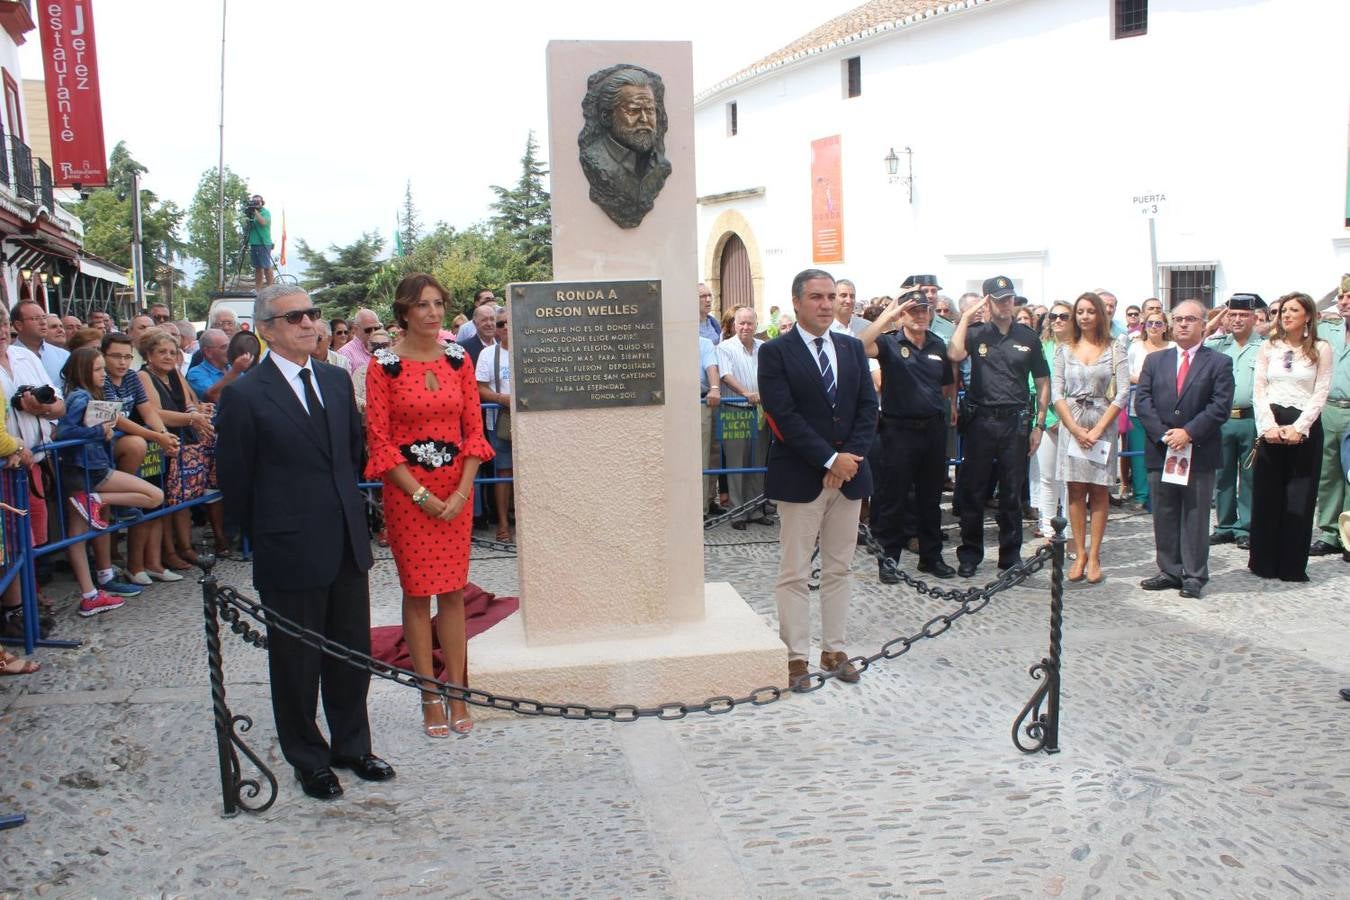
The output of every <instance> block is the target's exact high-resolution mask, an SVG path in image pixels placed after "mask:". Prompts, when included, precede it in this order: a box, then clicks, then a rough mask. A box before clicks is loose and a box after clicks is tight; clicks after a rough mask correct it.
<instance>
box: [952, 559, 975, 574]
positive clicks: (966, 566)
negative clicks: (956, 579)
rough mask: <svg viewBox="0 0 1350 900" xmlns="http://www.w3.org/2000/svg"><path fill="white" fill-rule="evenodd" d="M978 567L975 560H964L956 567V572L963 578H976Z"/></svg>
mask: <svg viewBox="0 0 1350 900" xmlns="http://www.w3.org/2000/svg"><path fill="white" fill-rule="evenodd" d="M976 568H977V566H976V564H975V563H973V562H963V563H961V564H960V565H959V566H957V567H956V574H957V575H960V576H961V577H962V578H974V577H975V569H976Z"/></svg>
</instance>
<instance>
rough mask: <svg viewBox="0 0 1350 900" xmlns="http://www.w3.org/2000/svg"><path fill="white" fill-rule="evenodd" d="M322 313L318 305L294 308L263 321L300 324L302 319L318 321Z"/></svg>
mask: <svg viewBox="0 0 1350 900" xmlns="http://www.w3.org/2000/svg"><path fill="white" fill-rule="evenodd" d="M320 315H321V310H320V309H319V308H318V307H317V306H311V307H310V308H309V309H293V310H291V311H290V312H286V313H281V314H280V315H276V316H268V317H267V318H265V319H263V321H264V322H275V321H276V320H277V319H285V320H286V324H287V325H299V324H300V320H301V319H309V320H310V321H311V322H317V321H319V316H320ZM372 330H374V329H372Z"/></svg>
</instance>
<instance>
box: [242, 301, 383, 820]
mask: <svg viewBox="0 0 1350 900" xmlns="http://www.w3.org/2000/svg"><path fill="white" fill-rule="evenodd" d="M318 318H319V309H318V307H316V306H315V305H314V303H313V301H311V300H310V298H309V296H308V295H307V294H306V293H305V292H304V291H303V290H301V289H299V288H297V287H295V286H294V285H286V284H276V285H270V286H268V287H266V288H264V289H263V290H262V291H261V292H260V293H259V294H258V299H257V302H256V303H255V305H254V318H253V321H254V325H255V327H256V328H257V329H258V331H259V332H260V333H261V334H262V336H263V337H264V338H265V339H266V340H267V343H268V346H269V349H270V352H269V353H268V354H267V357H266V358H265V359H264V360H263V361H262V362H261V363H260V364H259V365H258V366H257V367H256V368H255V369H253V370H252V371H251V372H249V374H248V377H247V378H241V379H239V380H238V381H236V382H235V383H234V384H231V385H230V386H229V387H228V388H226V389H225V392H224V394H223V395H222V398H221V407H220V420H219V424H218V427H217V433H218V434H219V435H220V438H219V443H218V445H217V447H216V468H217V473H218V475H219V479H220V487H221V491H222V493H223V494H224V499H225V505H226V508H227V510H228V511H229V512H230V514H231V515H232V517H233V519H234V521H236V522H239V523H241V525H242V526H243V529H244V532H245V533H246V534H248V535H249V536H250V538H251V540H252V542H253V584H254V585H255V586H256V587H257V589H258V593H259V595H260V598H261V600H262V603H263V606H265V607H266V608H267V609H268V610H269V611H275V612H276V613H277V614H278V615H280V616H284V617H285V618H287V619H290V620H292V621H294V622H297V623H299V624H300V625H303V626H304V627H306V628H309V629H312V630H314V631H316V632H319V633H320V634H322V635H324V636H325V637H328V638H330V639H331V640H333V641H336V642H337V643H339V644H342V645H343V646H346V647H350V648H352V649H354V650H359V651H361V652H363V653H369V652H370V590H369V585H368V582H367V577H366V573H367V571H368V570H369V569H370V566H371V562H372V560H371V554H370V532H369V530H368V529H367V527H366V518H365V510H364V508H363V507H364V505H363V503H362V500H361V494H360V492H359V491H358V490H357V489H356V484H357V481H358V480H359V476H360V474H361V473H360V469H359V465H360V459H361V447H362V436H361V422H360V418H359V416H358V415H357V412H356V400H355V397H354V396H353V393H352V382H351V379H350V378H349V377H348V376H347V374H346V373H345V372H343V371H342V370H341V369H339V368H337V367H335V366H330V365H328V364H326V363H316V362H314V361H313V360H312V359H311V358H310V351H311V350H312V349H313V348H314V346H315V343H316V341H317V340H318V331H317V330H316V329H315V326H314V323H315V321H316V320H317V319H318ZM267 660H268V668H269V671H270V674H271V681H272V712H273V715H274V716H275V718H276V724H277V737H278V739H279V740H280V742H281V752H282V754H283V755H284V756H285V757H286V761H287V762H289V763H290V764H291V765H292V766H294V767H295V774H296V777H297V778H298V779H299V780H300V783H301V785H302V787H303V788H304V791H305V793H306V794H308V795H310V796H311V797H317V798H319V799H324V800H332V799H336V798H337V797H340V796H341V795H342V785H341V783H340V782H339V781H338V779H337V776H336V775H334V774H333V770H332V768H331V767H333V766H337V767H340V768H347V769H351V770H352V771H353V772H355V773H356V774H357V775H358V776H359V777H361V778H364V779H366V780H367V781H384V780H387V779H389V778H393V777H394V770H393V769H392V768H391V767H390V766H389V765H388V763H386V762H384V760H382V759H380V758H379V757H377V756H375V755H374V754H372V753H371V750H370V723H369V721H368V720H367V717H366V692H367V689H368V688H369V686H370V675H369V673H368V672H365V671H363V670H361V669H358V668H354V667H351V666H348V665H346V664H344V663H341V662H339V661H337V660H336V659H333V658H332V657H329V656H326V655H324V654H323V653H321V652H320V651H319V650H316V649H314V648H312V647H309V646H307V645H305V644H303V643H301V642H300V641H298V640H296V639H294V638H291V637H289V636H287V635H285V634H283V633H281V631H280V630H279V629H276V628H269V629H268V635H267ZM320 686H322V690H323V707H324V713H325V716H326V718H327V720H328V731H329V734H330V735H331V736H332V746H331V748H330V746H329V744H328V743H327V742H325V741H324V738H323V735H322V734H321V733H320V732H319V728H318V725H317V724H315V721H314V716H315V706H316V703H317V701H318V695H319V690H320Z"/></svg>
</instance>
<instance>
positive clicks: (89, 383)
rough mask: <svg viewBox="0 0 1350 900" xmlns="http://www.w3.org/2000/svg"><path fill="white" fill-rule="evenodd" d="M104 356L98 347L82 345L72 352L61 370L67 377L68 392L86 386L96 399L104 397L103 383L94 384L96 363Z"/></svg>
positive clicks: (90, 394)
mask: <svg viewBox="0 0 1350 900" xmlns="http://www.w3.org/2000/svg"><path fill="white" fill-rule="evenodd" d="M102 358H103V353H102V351H100V350H99V349H98V348H97V347H80V348H79V349H78V350H76V351H75V352H74V353H72V354H70V359H68V360H66V365H65V367H64V368H63V369H62V370H61V372H62V374H63V375H65V379H66V393H70V392H71V391H73V390H75V389H76V388H84V389H85V390H86V391H88V392H89V396H91V397H93V398H94V399H95V400H102V399H103V383H102V382H99V383H98V384H94V363H95V362H96V361H97V360H100V359H102Z"/></svg>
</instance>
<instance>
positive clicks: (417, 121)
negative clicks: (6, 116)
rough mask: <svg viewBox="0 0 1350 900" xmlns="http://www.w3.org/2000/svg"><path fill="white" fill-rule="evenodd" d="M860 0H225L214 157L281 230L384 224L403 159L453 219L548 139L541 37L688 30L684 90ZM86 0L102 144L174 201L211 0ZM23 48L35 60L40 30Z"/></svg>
mask: <svg viewBox="0 0 1350 900" xmlns="http://www.w3.org/2000/svg"><path fill="white" fill-rule="evenodd" d="M859 2H860V0H813V2H804V0H679V2H673V3H659V4H639V3H623V4H620V3H613V2H544V0H512V2H504V3H492V2H489V3H485V4H480V3H476V2H453V3H452V2H444V0H403V2H398V3H394V2H382V3H381V2H376V3H370V2H357V0H342V2H334V0H285V2H276V0H228V4H229V6H228V17H227V27H226V75H225V87H226V99H225V164H226V166H227V167H228V168H230V169H232V170H233V171H235V172H237V173H239V174H241V175H243V176H244V177H245V178H247V179H248V182H249V185H250V187H252V188H253V189H254V190H255V191H258V192H260V193H262V194H263V195H264V196H265V197H266V199H267V205H268V207H269V208H270V209H272V210H273V216H274V234H273V236H274V238H275V239H276V240H277V241H278V242H279V241H280V230H279V227H278V226H279V224H280V218H281V215H280V214H281V210H282V208H283V207H284V208H285V212H286V220H287V225H288V233H289V235H290V240H291V242H292V245H293V244H294V241H295V240H296V239H297V238H304V239H305V240H306V241H308V242H309V243H310V245H311V246H314V247H326V246H328V245H329V244H331V243H338V244H346V243H350V242H351V241H352V240H354V239H356V237H357V236H358V235H359V234H360V233H361V232H362V231H363V230H379V231H380V232H381V233H382V234H383V236H384V237H385V238H386V240H387V239H388V237H389V234H390V232H391V231H392V229H393V226H394V216H395V211H396V209H397V208H398V206H399V204H400V203H401V201H402V198H403V188H404V182H405V180H407V179H409V178H411V179H412V188H413V198H414V201H415V203H416V204H417V206H418V208H419V210H420V212H421V216H422V219H423V221H424V222H425V223H426V224H427V225H430V224H432V223H434V222H436V221H437V220H444V221H446V222H449V223H450V224H452V225H455V226H466V225H469V224H472V223H473V222H476V221H478V220H480V219H483V218H485V217H486V216H487V214H488V204H489V203H490V202H491V201H492V199H493V195H492V192H491V191H490V190H489V187H488V186H489V185H492V184H501V185H510V184H513V183H514V182H515V181H516V179H517V178H518V177H519V172H520V168H519V159H520V156H521V152H522V151H523V149H524V147H525V139H526V135H527V133H528V132H529V131H530V129H534V131H535V134H536V136H537V138H538V140H539V143H540V145H541V148H544V150H545V152H546V148H547V143H548V142H547V139H546V131H547V126H548V117H547V102H546V97H545V84H544V49H545V45H546V44H547V43H548V41H550V40H553V39H588V38H589V39H596V40H626V39H631V40H690V41H692V42H693V49H694V82H695V86H696V89H700V90H701V89H702V88H704V87H707V86H710V85H712V84H714V83H716V82H717V81H720V80H721V79H723V78H725V77H726V76H728V75H730V74H731V73H732V72H734V71H736V70H737V69H740V68H742V67H744V66H745V65H748V64H749V63H751V62H753V61H755V60H757V59H759V58H760V57H762V56H764V55H766V54H768V53H770V52H772V51H773V50H776V49H778V48H779V47H781V46H783V45H785V44H787V43H788V42H790V41H792V40H793V39H795V38H797V37H799V36H801V35H802V34H804V33H806V32H807V31H809V30H811V29H812V28H814V27H815V26H816V25H819V24H821V23H822V22H825V21H826V20H828V19H830V18H832V17H833V16H835V15H837V14H839V13H840V12H843V11H844V10H847V9H850V8H852V7H854V6H856V5H858V3H859ZM93 6H94V23H95V28H96V36H97V39H98V62H99V70H100V76H101V90H102V97H103V127H104V137H105V140H106V142H107V148H108V150H109V151H111V150H112V148H113V146H114V145H115V144H116V143H117V141H119V140H125V141H126V142H127V146H128V147H129V148H130V150H131V152H132V154H133V155H134V156H135V158H136V159H137V160H139V161H140V162H141V163H143V164H144V165H146V166H148V167H149V170H150V171H149V174H148V175H147V176H146V178H145V181H144V185H145V187H147V188H149V189H151V190H154V191H155V192H156V193H157V194H158V195H159V196H160V197H161V198H167V199H173V200H175V201H176V202H178V203H179V204H180V205H183V206H187V204H188V202H189V201H190V200H191V198H192V194H193V192H194V191H195V189H196V186H197V182H198V180H199V179H200V177H201V174H202V172H203V171H205V170H206V169H209V168H211V167H212V166H214V165H215V164H216V159H217V138H218V134H219V132H218V127H217V125H218V116H219V93H218V91H219V80H220V47H221V44H220V37H221V33H220V18H221V5H220V0H95V2H94V4H93ZM20 65H21V67H22V70H23V75H24V77H25V78H41V77H42V65H41V56H40V54H39V39H38V35H37V32H33V33H32V34H31V35H30V40H29V41H28V42H27V43H26V44H25V45H24V46H23V47H22V48H21V58H20ZM494 82H495V86H494V87H493V88H492V89H489V85H493V83H494ZM30 114H32V115H45V110H31V111H30Z"/></svg>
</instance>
